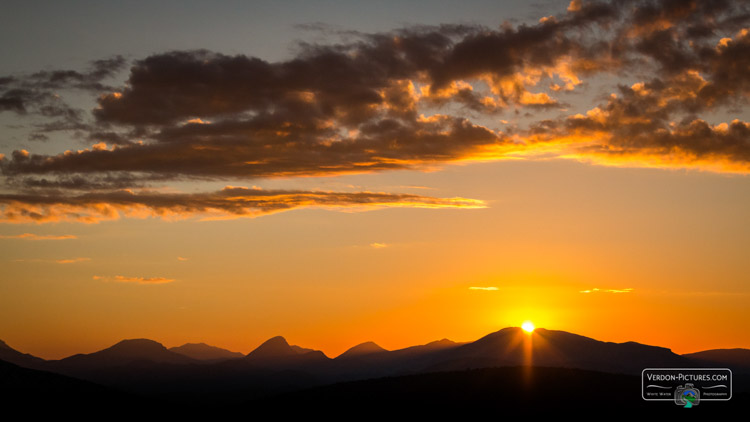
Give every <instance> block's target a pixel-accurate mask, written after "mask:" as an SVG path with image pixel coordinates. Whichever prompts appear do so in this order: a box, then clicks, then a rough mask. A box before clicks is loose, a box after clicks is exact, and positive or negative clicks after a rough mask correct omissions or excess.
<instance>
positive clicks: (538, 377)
mask: <svg viewBox="0 0 750 422" xmlns="http://www.w3.org/2000/svg"><path fill="white" fill-rule="evenodd" d="M640 393H641V390H640V377H638V376H634V375H625V374H610V373H604V372H597V371H588V370H583V369H572V368H545V367H530V368H529V367H503V368H483V369H469V370H463V371H450V372H434V373H427V374H417V375H406V376H401V377H387V378H377V379H370V380H361V381H351V382H345V383H338V384H333V385H328V386H323V387H316V388H312V389H307V390H302V391H296V392H292V393H287V394H282V395H279V396H275V397H270V398H267V399H263V400H255V401H252V402H248V403H246V405H245V406H246V407H248V408H253V409H256V410H270V409H278V408H282V406H285V405H287V404H289V403H294V408H293V409H291V411H292V412H294V411H295V409H302V410H300V411H299V412H300V414H315V413H318V412H325V413H327V414H341V415H344V414H346V415H357V414H361V413H362V412H367V414H368V415H369V416H372V415H373V414H377V415H384V416H389V417H392V416H393V415H395V414H399V415H401V414H405V413H404V412H408V413H406V414H412V413H415V414H417V413H418V414H419V415H420V417H421V418H424V417H425V416H426V415H442V416H443V417H445V415H446V413H445V412H451V413H450V414H452V413H453V412H460V414H461V415H462V418H468V417H471V416H475V415H476V416H482V417H487V416H488V415H491V417H497V418H498V419H499V420H503V419H505V418H507V417H508V416H510V415H519V416H524V417H528V415H530V414H537V413H547V414H557V415H559V414H560V412H571V411H575V412H577V414H579V415H598V416H600V417H611V415H612V413H600V412H602V411H607V412H616V414H617V415H620V414H622V413H631V412H632V413H634V414H639V415H644V414H648V415H653V414H655V413H656V414H668V415H672V416H675V415H677V413H676V412H679V411H682V410H683V409H681V408H680V407H679V406H676V405H675V404H674V403H671V402H646V401H644V400H642V399H641V397H640ZM748 399H750V395H748V394H747V393H744V394H738V395H737V396H736V397H735V399H734V400H733V401H730V402H705V403H702V404H701V405H700V406H696V408H695V409H696V410H695V411H698V412H699V413H706V414H710V415H713V416H715V415H717V414H722V413H728V412H733V411H734V412H736V411H739V410H742V409H744V407H745V405H746V404H747V401H748ZM480 412H481V413H480ZM490 412H491V413H490ZM643 412H647V413H643Z"/></svg>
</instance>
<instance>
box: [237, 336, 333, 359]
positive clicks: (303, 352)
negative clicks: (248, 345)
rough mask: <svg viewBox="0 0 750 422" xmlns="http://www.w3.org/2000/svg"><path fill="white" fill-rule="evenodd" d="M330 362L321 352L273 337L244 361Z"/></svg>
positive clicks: (282, 338)
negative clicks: (291, 344)
mask: <svg viewBox="0 0 750 422" xmlns="http://www.w3.org/2000/svg"><path fill="white" fill-rule="evenodd" d="M320 359H322V360H328V357H327V356H326V355H325V354H324V353H323V352H321V351H320V350H313V349H306V348H304V347H299V346H290V345H289V343H287V341H286V339H285V338H284V337H281V336H276V337H272V338H270V339H268V340H266V341H265V342H263V344H261V345H260V346H258V347H257V348H256V349H255V350H253V351H252V352H250V353H248V354H247V356H245V358H244V360H245V361H246V362H253V363H266V364H274V365H278V364H285V363H295V364H296V363H300V362H307V361H310V360H313V361H314V360H320Z"/></svg>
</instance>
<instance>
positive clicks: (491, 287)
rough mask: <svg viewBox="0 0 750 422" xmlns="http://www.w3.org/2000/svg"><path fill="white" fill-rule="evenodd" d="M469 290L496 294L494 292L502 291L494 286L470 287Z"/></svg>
mask: <svg viewBox="0 0 750 422" xmlns="http://www.w3.org/2000/svg"><path fill="white" fill-rule="evenodd" d="M469 290H484V291H487V292H494V291H496V290H500V289H499V288H497V287H494V286H488V287H469Z"/></svg>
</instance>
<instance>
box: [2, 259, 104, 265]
mask: <svg viewBox="0 0 750 422" xmlns="http://www.w3.org/2000/svg"><path fill="white" fill-rule="evenodd" d="M13 261H14V262H42V263H54V264H75V263H78V262H86V261H91V258H83V257H79V258H67V259H14V260H13Z"/></svg>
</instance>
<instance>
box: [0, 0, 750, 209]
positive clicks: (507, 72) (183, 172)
mask: <svg viewBox="0 0 750 422" xmlns="http://www.w3.org/2000/svg"><path fill="white" fill-rule="evenodd" d="M749 25H750V6H748V4H747V2H742V1H732V0H726V1H717V2H698V1H684V2H675V1H671V0H648V1H647V0H643V1H633V2H621V1H609V2H608V1H574V2H571V3H570V5H569V7H568V8H567V10H566V11H564V12H562V13H560V14H559V15H555V16H545V17H544V18H543V19H540V20H539V21H538V22H537V23H534V24H520V25H515V26H514V25H512V24H510V23H505V24H502V25H500V26H499V27H496V28H487V27H483V26H480V25H436V26H417V27H412V28H408V29H400V30H393V31H389V32H383V33H375V34H366V33H348V34H346V36H347V37H346V39H345V40H344V39H342V41H341V42H339V43H330V44H308V43H301V44H300V45H299V46H298V53H297V54H296V55H294V56H293V57H291V58H289V59H288V60H281V61H267V60H263V59H261V58H257V57H249V56H247V55H241V54H239V55H227V54H222V53H220V52H212V51H206V50H199V51H168V52H164V53H159V54H153V55H150V56H148V57H143V58H140V59H138V60H135V61H133V62H132V66H131V67H130V68H129V70H128V74H127V80H126V81H125V82H124V83H120V84H119V86H110V85H108V84H107V81H108V78H112V77H113V76H114V75H117V74H118V72H119V70H120V69H123V68H124V66H125V64H126V62H125V60H124V59H122V58H121V57H119V56H115V57H114V58H112V59H107V60H103V61H98V62H94V63H92V64H91V65H90V67H89V69H87V70H83V71H77V70H49V71H43V72H37V73H32V74H27V75H12V76H5V77H0V112H6V113H12V114H14V115H16V116H19V118H21V117H23V116H24V115H32V116H33V117H34V119H33V121H34V123H33V125H32V128H33V129H34V131H35V132H33V133H32V134H31V136H32V137H33V138H35V139H39V140H43V139H46V135H45V133H46V132H49V131H58V130H62V131H67V132H70V133H72V134H73V136H75V137H77V138H78V139H80V140H82V141H85V142H88V143H89V144H90V145H92V146H90V147H88V148H81V149H79V150H75V151H74V150H69V151H54V152H49V151H46V152H44V153H40V152H37V151H28V150H24V149H17V150H15V151H12V152H8V153H5V154H4V155H3V154H0V172H2V175H3V177H4V178H5V183H6V185H7V187H8V189H10V190H11V193H6V194H3V195H0V203H1V204H2V211H0V219H2V220H3V221H17V222H23V221H36V222H43V221H85V222H94V221H100V220H103V219H116V218H120V217H121V216H122V215H127V216H159V217H168V216H171V217H176V218H181V217H185V216H198V215H200V216H202V217H208V218H236V217H240V216H255V215H263V214H268V213H272V212H278V211H283V210H288V209H293V208H300V207H308V206H323V207H344V208H351V207H358V206H364V207H365V208H369V207H373V206H376V205H374V204H373V201H375V202H378V201H380V202H378V204H377V206H380V207H382V206H425V207H427V206H431V207H472V205H471V204H470V203H469V202H466V201H468V200H463V199H461V198H454V199H450V198H447V199H446V198H443V199H440V198H429V197H415V196H412V197H409V196H405V195H400V194H377V195H379V196H377V195H375V194H373V193H369V192H360V193H358V194H354V193H352V194H342V193H333V192H328V193H320V192H318V193H315V192H307V193H304V192H287V193H281V192H276V193H274V194H272V195H266V194H263V195H260V194H256V193H253V195H250V197H249V198H248V197H245V196H242V198H241V199H240V200H238V201H233V200H228V199H227V198H226V197H225V196H226V193H222V192H223V191H222V192H218V193H217V192H214V193H204V194H195V195H192V196H191V195H181V196H180V195H177V196H175V195H172V194H158V193H156V191H149V188H152V187H153V186H154V184H156V183H158V184H160V186H163V184H168V183H170V182H183V181H228V180H232V181H236V180H243V181H246V180H251V179H252V180H263V179H270V178H292V177H311V176H335V175H344V174H355V173H373V172H384V171H390V170H399V169H420V170H434V169H436V168H438V167H439V166H441V165H444V164H446V163H457V162H468V161H485V160H503V159H519V158H525V159H535V158H536V157H544V158H561V159H573V160H578V161H582V162H587V163H592V164H596V165H615V166H638V167H659V168H670V169H671V168H693V169H700V170H708V171H715V172H734V173H743V174H747V173H750V141H749V139H750V123H749V122H746V121H744V120H743V119H742V118H740V116H731V115H732V114H736V113H737V111H736V110H738V109H740V110H741V109H742V108H743V107H745V106H746V105H747V104H748V100H749V99H750V72H748V71H747V69H748V67H749V66H750V31H749V30H748V26H749ZM326 30H329V29H326ZM622 80H634V81H637V83H634V84H633V83H629V86H626V85H618V82H620V81H622ZM591 86H596V87H597V89H599V86H603V87H605V88H603V89H607V91H606V92H609V93H611V94H612V95H611V96H610V97H608V98H605V99H601V98H600V97H593V96H581V95H578V94H579V93H581V92H583V91H584V90H587V89H590V87H591ZM70 91H73V92H75V93H77V94H80V93H82V92H83V93H90V94H93V95H95V96H96V97H95V101H96V108H95V109H94V110H93V111H90V112H87V111H83V110H78V109H75V108H74V107H71V106H69V105H68V103H67V102H66V101H65V100H64V97H65V95H66V93H69V92H70ZM590 98H597V99H595V100H591V99H590ZM541 112H544V113H541ZM553 113H555V114H553ZM501 114H505V115H506V116H502V117H507V115H508V114H510V115H513V116H516V117H517V119H516V118H514V119H513V120H518V121H519V123H518V124H517V125H516V124H514V125H511V126H510V127H507V128H506V129H504V130H499V129H497V128H494V127H492V125H493V124H495V123H494V122H499V121H501V119H500V118H499V117H500V115H501ZM538 116H544V117H538ZM716 116H730V118H727V119H725V121H724V122H721V123H720V122H717V121H716ZM502 120H505V121H508V120H511V119H509V118H508V119H502ZM39 121H42V123H38V122H39ZM127 189H130V190H135V189H137V190H138V192H139V193H127V191H126V190H127ZM259 195H260V196H262V197H259ZM274 195H275V196H274ZM347 195H348V196H347ZM362 201H364V203H363V202H362ZM477 205H479V203H478V202H475V203H474V205H473V206H477Z"/></svg>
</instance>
